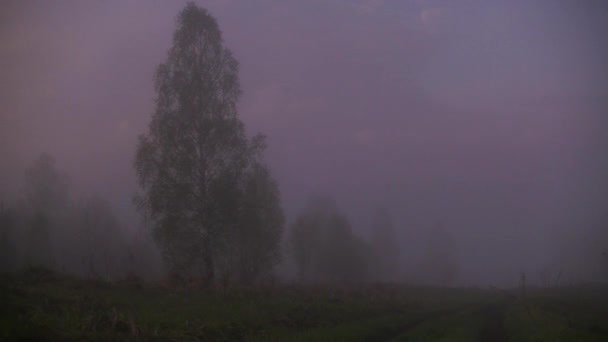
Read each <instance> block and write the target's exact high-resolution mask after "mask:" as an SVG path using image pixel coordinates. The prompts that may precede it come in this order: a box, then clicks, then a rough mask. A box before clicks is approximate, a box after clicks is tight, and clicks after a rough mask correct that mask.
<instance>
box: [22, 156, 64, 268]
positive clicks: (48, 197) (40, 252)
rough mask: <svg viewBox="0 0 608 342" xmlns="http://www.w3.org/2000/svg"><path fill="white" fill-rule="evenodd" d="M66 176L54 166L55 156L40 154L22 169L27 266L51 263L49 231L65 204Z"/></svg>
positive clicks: (52, 230)
mask: <svg viewBox="0 0 608 342" xmlns="http://www.w3.org/2000/svg"><path fill="white" fill-rule="evenodd" d="M68 194H69V193H68V177H67V175H65V174H64V173H62V172H60V171H58V170H57V168H56V167H55V160H54V159H53V157H51V156H50V155H48V154H42V155H41V156H40V157H39V158H38V159H36V160H35V161H34V163H33V164H32V165H31V166H29V167H28V168H27V169H26V170H25V199H26V207H27V211H28V212H29V213H30V217H29V219H28V223H29V224H28V228H29V229H28V233H27V237H26V240H27V241H26V243H27V251H28V252H27V261H28V263H29V264H30V266H42V267H52V266H54V255H53V248H52V235H53V232H54V230H56V229H57V227H58V225H59V219H60V216H61V215H62V214H63V213H64V212H65V210H66V208H67V206H68Z"/></svg>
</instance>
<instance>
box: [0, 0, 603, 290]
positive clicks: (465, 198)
mask: <svg viewBox="0 0 608 342" xmlns="http://www.w3.org/2000/svg"><path fill="white" fill-rule="evenodd" d="M195 3H196V5H197V6H199V7H200V8H205V9H207V10H208V11H209V13H210V14H211V15H212V16H213V17H215V18H216V19H217V25H219V29H220V30H221V32H222V35H223V44H224V46H225V47H226V48H227V49H230V50H231V51H232V57H234V60H235V61H237V62H238V64H239V68H238V79H239V80H240V89H241V90H242V95H241V96H240V98H238V101H237V102H236V108H235V111H236V112H237V113H238V118H239V119H240V120H241V121H242V123H243V124H244V134H245V135H246V136H247V138H248V139H250V140H251V144H252V146H253V145H255V143H256V141H257V140H256V139H251V138H252V137H254V136H255V134H257V133H262V134H264V135H265V136H266V140H265V142H264V145H265V146H266V150H265V152H264V154H263V160H264V162H262V161H258V159H255V161H253V162H252V164H251V165H253V166H251V170H249V169H247V170H248V171H247V172H250V173H248V174H246V175H245V176H243V177H244V179H245V180H244V181H243V182H244V184H245V185H244V188H245V189H247V186H248V185H247V184H250V185H251V186H252V187H254V188H256V189H258V187H261V188H263V189H264V190H263V191H266V192H252V193H251V194H252V195H251V196H250V197H245V198H244V199H243V201H244V202H242V203H248V205H249V206H248V207H247V208H253V207H256V205H257V204H260V203H262V202H263V201H267V202H268V203H270V204H271V205H268V206H265V207H264V208H263V209H260V212H263V214H264V215H262V214H259V213H258V212H253V211H252V212H250V213H248V214H247V213H245V214H243V217H240V216H239V218H238V219H236V221H235V223H234V225H235V227H236V228H234V230H233V231H231V232H233V233H234V234H236V235H238V234H241V233H239V232H240V230H239V229H238V227H240V223H242V222H247V223H246V224H249V223H250V222H252V221H255V220H256V219H258V218H259V217H262V216H263V217H264V219H265V220H267V221H268V222H271V223H269V224H270V225H272V228H273V229H274V230H272V232H276V234H275V235H272V234H271V233H268V236H271V235H272V236H275V237H276V238H277V239H279V238H280V239H279V240H278V242H277V243H279V247H278V248H277V250H278V252H277V253H278V254H279V255H275V254H274V252H273V253H270V254H268V255H261V254H260V253H259V252H256V251H254V250H253V249H252V250H245V249H244V248H245V246H247V245H248V242H251V241H256V239H257V238H258V236H257V235H255V236H250V237H248V238H247V239H246V241H240V240H239V241H238V243H237V242H235V243H234V245H230V246H229V247H226V248H225V249H223V251H224V254H223V257H222V258H218V259H216V261H215V263H216V264H217V265H220V266H217V273H216V275H215V277H218V278H219V277H224V278H226V279H241V280H243V279H246V280H250V279H253V278H252V277H253V275H252V274H253V273H251V272H253V271H251V270H252V269H254V268H255V267H254V266H255V265H244V263H245V261H251V260H253V257H252V256H253V255H255V258H260V259H259V260H258V259H256V260H258V261H259V263H260V265H262V264H263V265H268V266H267V267H268V268H271V269H272V271H271V272H269V274H271V275H269V274H265V273H264V272H261V271H260V272H258V273H260V274H261V273H264V275H265V276H268V277H271V276H272V277H273V278H276V279H280V280H282V281H301V282H306V283H309V282H313V283H314V282H325V281H328V282H361V281H382V282H404V283H423V284H432V285H447V286H499V287H508V286H514V285H516V284H518V282H519V281H520V279H521V276H522V274H525V275H526V279H528V281H529V282H530V283H532V284H536V285H542V286H554V285H563V284H579V283H589V282H600V281H607V280H608V255H607V253H608V200H607V195H608V181H607V179H608V177H607V175H608V154H607V153H606V150H605V147H606V143H607V142H608V141H607V140H608V139H606V137H607V135H606V128H608V112H607V111H608V93H607V92H608V68H607V65H606V61H608V46H607V45H606V42H605V37H604V34H605V32H608V6H606V4H605V3H604V2H603V1H585V2H582V1H581V2H579V1H548V0H547V1H501V2H499V1H481V0H480V1H475V0H471V1H468V0H466V1H458V2H455V1H447V0H436V1H434V0H427V1H423V0H408V1H390V0H385V1H381V0H380V1H374V0H358V1H342V0H336V1H316V0H315V1H271V0H262V1H255V2H249V1H220V0H217V1H196V2H195ZM185 6H186V2H184V1H171V2H169V1H165V2H160V1H158V2H127V1H103V2H81V1H10V0H9V1H3V2H2V4H0V42H1V44H0V75H1V77H0V160H1V161H2V162H1V166H0V203H1V205H0V211H1V212H0V215H1V216H0V219H1V220H2V221H1V222H0V224H1V225H2V226H1V227H0V228H2V229H3V230H2V232H0V233H1V234H2V235H0V239H1V241H0V243H1V244H2V247H0V249H2V251H3V252H2V253H3V254H2V258H3V260H2V267H3V270H14V269H17V268H21V267H24V266H28V265H38V266H44V267H49V268H52V269H55V270H57V271H62V272H66V273H74V274H78V275H83V276H95V277H97V276H100V277H104V278H109V279H121V278H124V277H127V276H133V275H137V276H139V277H143V278H148V279H159V278H161V277H165V276H166V274H169V273H170V274H173V272H174V271H175V272H178V271H177V270H179V271H180V272H181V270H183V269H185V267H186V266H184V265H186V264H187V263H188V262H190V261H189V260H191V259H192V260H194V259H196V258H201V260H204V259H205V255H202V256H199V255H193V254H192V255H191V254H188V255H185V256H180V257H179V258H178V257H176V256H175V255H174V254H175V249H176V248H178V250H179V248H181V247H176V246H175V245H171V248H169V249H166V250H164V252H162V251H160V249H159V248H158V246H157V243H155V235H154V234H153V233H152V231H153V229H151V227H152V224H151V221H153V220H154V216H151V217H146V215H144V214H143V213H142V211H141V210H140V211H138V210H137V209H136V203H137V196H136V195H137V194H140V193H141V192H142V187H141V184H138V174H137V172H140V173H139V175H143V176H146V175H147V174H146V173H145V172H146V169H145V167H146V164H145V160H143V159H142V158H143V157H141V155H140V154H138V153H139V152H138V146H142V145H138V144H141V140H138V139H139V138H138V137H139V136H140V135H142V134H147V132H148V129H149V127H153V126H154V125H150V126H149V124H150V122H151V116H152V115H153V113H155V110H156V111H158V109H157V108H158V107H157V106H162V101H160V100H159V96H160V95H159V93H157V92H155V91H157V88H158V86H155V82H157V83H159V82H160V84H161V86H160V89H161V90H159V92H160V94H161V95H162V89H163V88H162V84H163V83H162V75H163V74H162V70H161V69H162V68H158V66H159V64H161V63H167V60H169V61H171V59H170V58H169V59H168V56H170V55H168V51H169V50H170V49H171V47H172V44H173V40H172V39H174V32H175V31H176V27H177V26H176V25H177V24H176V23H177V15H178V13H179V12H180V11H181V10H182V9H183V8H184V7H185ZM176 51H177V50H176ZM176 56H178V57H179V51H178V52H176ZM178 57H175V58H176V59H177V58H178ZM176 65H177V64H176ZM176 68H177V67H176ZM158 70H160V71H158ZM176 70H177V69H176ZM157 72H158V74H157ZM159 75H160V76H159ZM159 78H160V79H161V81H158V79H159ZM172 81H173V79H171V78H170V77H169V76H167V81H166V82H167V84H171V83H170V82H172ZM155 87H156V88H155ZM159 103H160V104H159ZM159 122H161V123H162V122H163V121H162V120H161V121H159ZM244 141H245V140H244ZM247 143H249V140H247ZM144 145H145V144H144ZM247 146H249V145H247ZM144 147H145V146H144ZM252 148H253V147H252ZM260 149H261V150H263V148H260ZM136 154H137V156H139V157H137V158H140V159H137V158H136ZM252 158H253V157H252ZM255 158H258V157H255ZM136 159H137V160H139V161H140V164H137V162H136ZM144 159H145V158H144ZM142 160H143V161H142ZM260 160H261V159H260ZM142 165H143V166H142ZM248 165H249V164H248ZM138 166H139V167H141V168H140V169H139V171H138V170H136V169H137V167H138ZM141 170H143V171H141ZM235 177H236V176H235ZM144 178H145V177H144ZM139 180H140V181H141V178H139ZM227 182H228V183H229V181H227ZM260 184H261V185H260ZM222 189H224V188H219V190H217V191H218V192H217V193H218V196H219V197H213V198H211V201H216V200H217V199H218V198H223V197H221V196H224V195H225V191H222ZM275 190H276V191H275ZM244 191H245V190H244ZM161 193H162V192H161ZM275 193H276V194H278V197H277V198H278V202H276V203H275V202H273V199H274V198H275V197H274V196H275ZM134 198H135V201H134ZM153 199H154V198H153ZM178 199H179V198H178ZM144 201H145V199H144ZM218 201H219V200H218ZM247 201H248V202H247ZM185 202H186V203H184V205H189V204H191V203H190V202H188V201H185ZM267 202H264V203H267ZM239 203H241V202H239ZM151 206H152V207H154V205H151ZM256 208H257V207H256ZM153 209H154V208H153ZM280 209H282V211H281V210H280ZM218 210H219V209H218ZM256 210H257V209H256ZM239 212H240V211H239ZM41 213H43V214H44V215H43V214H41ZM258 214H259V215H258ZM247 215H249V216H247ZM256 215H258V216H259V217H258V216H256ZM209 220H211V219H209ZM260 220H262V219H260ZM267 221H264V222H267ZM231 222H232V221H231ZM256 222H257V221H256ZM231 224H232V223H231ZM246 224H245V225H246ZM41 227H44V229H43V228H41ZM264 227H266V226H264ZM262 228H263V227H262ZM260 231H263V232H266V231H265V230H263V229H262V230H260ZM281 232H282V234H280V233H281ZM159 234H161V233H159ZM162 234H165V235H163V237H162V238H165V239H169V240H170V238H167V235H166V234H169V235H170V234H173V233H171V231H169V233H167V232H163V233H162ZM231 234H232V233H231ZM243 234H244V233H243ZM273 234H274V233H273ZM227 236H228V235H227ZM230 236H232V235H230ZM239 236H241V235H239ZM156 238H158V236H156ZM224 239H227V238H224ZM242 239H244V238H242ZM242 239H241V240H242ZM236 240H238V239H236ZM236 240H235V241H236ZM218 241H220V240H219V238H218ZM222 241H224V240H222ZM231 241H232V240H231ZM264 241H266V240H264ZM265 243H267V244H268V246H269V247H268V250H271V249H272V248H275V247H274V242H273V240H272V238H270V237H269V240H268V241H266V242H265ZM180 246H181V245H180ZM183 248H190V247H183ZM196 248H198V247H196ZM168 253H169V254H170V253H173V254H171V255H170V256H169V257H168V255H169V254H168ZM247 253H249V254H247ZM256 253H257V254H256ZM271 254H272V255H271ZM49 256H52V258H51V257H49ZM167 258H169V259H167ZM180 258H181V259H180ZM267 259H268V260H267ZM270 259H272V260H276V262H275V261H272V262H271V261H270ZM163 260H164V261H165V262H163ZM167 260H171V263H170V264H171V266H167V262H166V261H167ZM231 265H238V266H234V267H236V268H239V267H240V268H239V269H245V268H246V269H247V272H245V271H242V270H241V271H239V272H237V273H238V275H237V273H234V274H233V272H232V267H233V266H231ZM256 265H257V264H256ZM256 267H257V266H256ZM265 267H266V266H265ZM169 270H173V271H171V272H170V271H169ZM248 272H249V273H248ZM256 272H257V271H256ZM250 273H251V274H250ZM258 273H256V274H258ZM243 281H244V280H243Z"/></svg>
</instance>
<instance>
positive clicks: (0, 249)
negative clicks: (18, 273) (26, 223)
mask: <svg viewBox="0 0 608 342" xmlns="http://www.w3.org/2000/svg"><path fill="white" fill-rule="evenodd" d="M15 221H16V219H15V215H14V213H13V212H12V211H11V210H9V209H8V208H5V207H4V204H3V203H2V202H0V271H7V270H12V269H14V267H15V266H16V260H17V246H16V244H15V243H16V241H15V227H16V222H15Z"/></svg>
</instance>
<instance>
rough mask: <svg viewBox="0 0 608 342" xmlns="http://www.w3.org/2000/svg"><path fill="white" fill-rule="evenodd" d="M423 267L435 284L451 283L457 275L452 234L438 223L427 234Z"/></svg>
mask: <svg viewBox="0 0 608 342" xmlns="http://www.w3.org/2000/svg"><path fill="white" fill-rule="evenodd" d="M426 243H427V244H426V252H425V255H424V260H423V267H424V268H425V270H424V271H425V273H426V274H427V276H428V280H429V281H430V282H431V283H433V284H435V285H451V284H453V283H454V281H455V280H456V277H457V276H458V263H457V259H456V257H457V255H456V245H455V242H454V239H453V237H452V235H451V234H450V233H449V232H448V231H447V230H446V229H445V228H444V227H443V226H442V225H440V224H438V225H436V226H435V227H433V228H431V229H430V230H429V232H428V235H427V241H426Z"/></svg>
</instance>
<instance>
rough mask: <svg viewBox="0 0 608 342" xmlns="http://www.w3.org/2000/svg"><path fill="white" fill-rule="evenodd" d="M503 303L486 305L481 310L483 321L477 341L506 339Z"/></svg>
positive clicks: (488, 341) (492, 341)
mask: <svg viewBox="0 0 608 342" xmlns="http://www.w3.org/2000/svg"><path fill="white" fill-rule="evenodd" d="M505 309H506V304H505V303H497V304H491V305H488V306H486V307H485V308H483V309H482V310H481V312H482V314H483V315H484V318H485V321H484V323H483V328H482V330H481V336H480V337H479V341H481V342H504V341H508V338H507V333H506V331H505V327H504V316H505Z"/></svg>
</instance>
